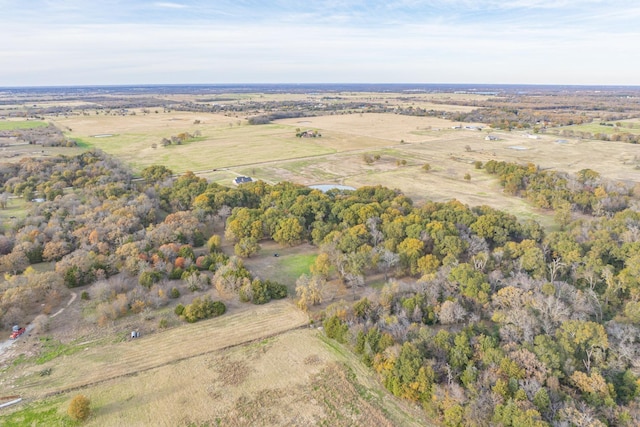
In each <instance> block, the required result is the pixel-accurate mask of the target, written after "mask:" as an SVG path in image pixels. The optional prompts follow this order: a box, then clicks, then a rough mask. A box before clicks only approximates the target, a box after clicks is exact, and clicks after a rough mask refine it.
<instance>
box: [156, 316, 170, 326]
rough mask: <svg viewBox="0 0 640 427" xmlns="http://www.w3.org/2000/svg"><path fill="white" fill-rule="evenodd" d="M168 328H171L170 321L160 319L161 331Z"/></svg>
mask: <svg viewBox="0 0 640 427" xmlns="http://www.w3.org/2000/svg"><path fill="white" fill-rule="evenodd" d="M168 326H169V321H168V320H167V319H166V318H164V317H163V318H162V319H160V322H159V323H158V327H159V328H160V329H165V328H167V327H168Z"/></svg>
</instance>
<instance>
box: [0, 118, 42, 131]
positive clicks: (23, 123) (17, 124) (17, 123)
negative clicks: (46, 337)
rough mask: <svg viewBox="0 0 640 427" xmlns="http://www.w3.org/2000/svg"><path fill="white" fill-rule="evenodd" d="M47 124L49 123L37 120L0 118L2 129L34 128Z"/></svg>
mask: <svg viewBox="0 0 640 427" xmlns="http://www.w3.org/2000/svg"><path fill="white" fill-rule="evenodd" d="M47 125H48V123H45V122H41V121H37V120H0V130H14V129H33V128H40V127H44V126H47Z"/></svg>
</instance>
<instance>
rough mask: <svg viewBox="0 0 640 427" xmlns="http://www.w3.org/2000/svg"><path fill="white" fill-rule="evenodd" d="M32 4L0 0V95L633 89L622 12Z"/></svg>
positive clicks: (518, 1) (634, 38)
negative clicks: (307, 88)
mask: <svg viewBox="0 0 640 427" xmlns="http://www.w3.org/2000/svg"><path fill="white" fill-rule="evenodd" d="M34 1H35V2H36V3H37V4H38V6H39V7H35V8H26V7H24V6H20V5H19V2H12V1H8V0H0V9H2V10H3V14H2V16H0V63H2V64H10V66H7V67H1V68H0V85H30V84H32V85H41V84H44V85H46V84H127V83H217V82H219V83H234V82H310V81H312V82H441V83H474V82H479V83H545V84H553V83H557V84H579V83H580V84H592V83H593V84H634V83H637V70H638V69H640V58H638V56H637V55H635V52H632V50H633V47H634V46H637V45H639V44H640V33H639V32H638V30H637V24H636V22H637V19H636V18H640V8H639V7H627V8H621V7H620V1H621V0H611V2H613V5H612V6H606V7H605V3H604V2H601V1H596V0H593V1H588V0H587V1H584V0H583V1H581V2H580V3H582V7H575V6H573V7H571V5H572V4H573V3H574V2H570V1H568V0H557V1H554V2H550V1H543V0H514V1H512V2H503V1H502V0H477V1H471V0H398V1H382V0H367V1H365V0H319V1H317V2H307V3H304V4H303V5H300V2H299V1H294V0H272V1H266V0H265V1H260V0H217V1H216V2H205V1H200V0H198V1H196V0H180V1H175V2H172V1H167V2H158V1H153V0H140V1H137V2H130V1H129V0H109V1H108V3H109V5H110V7H108V8H104V7H102V8H99V7H97V6H96V5H95V4H93V3H91V2H83V1H80V0H64V1H63V0H60V1H59V2H50V1H44V2H43V1H42V0H34ZM211 3H215V4H211ZM56 4H57V6H56ZM47 5H50V6H51V7H50V8H48V7H47ZM5 8H6V9H5ZM5 10H6V11H7V14H5V13H4V12H5ZM9 17H11V19H9ZM187 24H188V25H187ZM35 29H37V31H36V30H35ZM594 52H598V53H602V54H603V55H606V56H605V57H606V60H599V59H597V58H595V59H594V55H593V53H594ZM612 64H624V67H614V66H613V65H612Z"/></svg>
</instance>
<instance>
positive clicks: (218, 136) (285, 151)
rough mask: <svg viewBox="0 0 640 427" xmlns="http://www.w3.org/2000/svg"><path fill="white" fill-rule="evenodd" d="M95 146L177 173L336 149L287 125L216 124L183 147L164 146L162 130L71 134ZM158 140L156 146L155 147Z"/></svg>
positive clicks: (141, 165)
mask: <svg viewBox="0 0 640 427" xmlns="http://www.w3.org/2000/svg"><path fill="white" fill-rule="evenodd" d="M71 136H72V137H74V139H76V140H78V139H79V140H80V141H81V142H82V143H86V144H87V145H88V146H89V147H91V148H99V149H101V150H103V151H104V152H106V153H109V154H112V155H114V156H116V157H119V158H122V159H125V161H127V162H128V163H130V164H132V165H133V167H134V169H138V170H140V169H143V168H145V167H147V166H151V165H154V164H161V165H164V166H166V167H168V168H169V169H172V170H173V171H174V172H176V173H181V172H185V171H187V170H190V171H203V170H209V169H219V168H224V167H228V166H237V165H249V164H254V163H263V162H270V161H280V160H287V159H294V158H299V157H306V156H317V155H322V154H329V153H333V152H334V150H333V149H331V148H328V147H324V146H322V144H319V143H314V142H309V140H307V139H301V138H296V136H295V128H292V127H290V126H285V125H275V124H268V125H260V126H235V127H217V128H209V129H205V130H202V136H201V137H198V138H194V139H193V140H191V141H190V142H187V143H186V144H181V145H173V144H172V145H168V146H166V147H163V146H162V144H161V141H162V138H167V137H169V136H171V134H168V133H167V131H166V130H163V129H160V130H158V129H149V130H148V131H147V132H144V133H139V132H136V133H133V132H132V133H127V132H122V133H119V134H118V135H114V136H111V137H104V138H92V137H90V136H89V135H77V136H75V135H71ZM153 144H156V145H155V148H153Z"/></svg>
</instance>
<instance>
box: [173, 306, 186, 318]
mask: <svg viewBox="0 0 640 427" xmlns="http://www.w3.org/2000/svg"><path fill="white" fill-rule="evenodd" d="M173 312H174V313H175V314H176V315H178V316H182V313H184V305H182V304H178V305H176V308H175V309H174V310H173Z"/></svg>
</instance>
